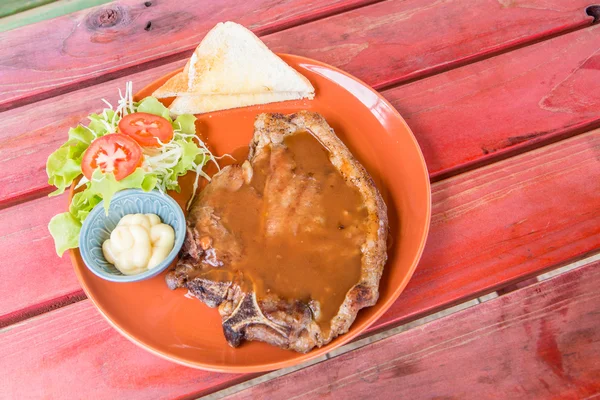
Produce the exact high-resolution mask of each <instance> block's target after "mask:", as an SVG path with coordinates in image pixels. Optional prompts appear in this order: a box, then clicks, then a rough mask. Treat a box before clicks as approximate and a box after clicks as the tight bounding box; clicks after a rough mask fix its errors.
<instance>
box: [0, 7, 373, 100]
mask: <svg viewBox="0 0 600 400" xmlns="http://www.w3.org/2000/svg"><path fill="white" fill-rule="evenodd" d="M373 1H374V0H330V1H327V0H317V1H315V0H290V1H283V2H282V1H280V0H247V1H243V2H240V1H236V0H223V1H208V0H205V1H201V2H199V1H196V0H178V1H172V2H171V1H154V2H152V1H149V2H145V1H140V0H119V1H115V2H112V3H110V4H107V5H104V6H101V7H96V8H92V9H89V10H84V11H80V12H76V13H72V14H69V15H66V16H64V17H60V18H55V19H53V20H52V21H49V22H42V23H38V24H34V25H30V26H26V27H23V28H20V29H15V30H12V31H9V32H4V33H2V34H0V43H3V48H5V49H6V50H4V51H3V55H2V58H0V111H3V110H5V109H7V108H10V107H14V106H16V105H17V104H24V103H27V102H31V101H35V100H39V99H42V98H48V97H51V96H55V95H57V94H60V93H64V92H66V91H70V90H73V89H75V88H76V87H77V86H79V87H81V84H82V82H86V85H87V86H89V85H91V84H93V83H96V82H98V81H106V80H109V79H112V78H114V77H116V76H119V75H123V74H128V73H131V72H134V71H133V68H134V67H136V66H137V67H138V68H139V66H141V65H145V68H149V67H151V66H153V65H157V64H160V63H166V62H169V61H173V60H176V59H181V58H184V57H189V56H190V55H191V51H192V49H193V48H195V47H196V46H197V45H198V43H199V42H200V40H201V39H202V38H203V37H204V35H205V34H206V32H208V30H209V29H211V28H212V27H213V26H214V25H215V24H216V23H218V22H220V21H227V20H233V21H236V22H239V23H241V24H243V25H245V26H247V27H249V28H250V29H252V30H253V31H255V32H256V33H257V34H264V33H270V32H274V31H278V30H281V29H285V28H289V27H290V26H294V25H296V24H302V23H304V22H307V21H310V20H313V19H317V18H322V17H324V16H328V15H332V14H335V13H338V12H342V11H344V10H347V9H350V8H354V7H357V6H360V5H363V4H368V3H372V2H373ZM147 4H149V5H147ZM40 42H43V45H40ZM150 62H155V63H154V64H148V63H150ZM26 99H28V100H26Z"/></svg>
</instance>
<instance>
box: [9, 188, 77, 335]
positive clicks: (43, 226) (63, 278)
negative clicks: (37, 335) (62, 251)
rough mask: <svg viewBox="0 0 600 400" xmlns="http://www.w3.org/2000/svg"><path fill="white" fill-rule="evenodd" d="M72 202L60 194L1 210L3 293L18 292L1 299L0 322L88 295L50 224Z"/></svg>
mask: <svg viewBox="0 0 600 400" xmlns="http://www.w3.org/2000/svg"><path fill="white" fill-rule="evenodd" d="M66 207H67V198H66V196H60V197H54V198H51V199H49V198H48V199H47V198H44V199H39V200H34V201H30V202H27V203H24V204H22V205H20V206H19V207H12V208H8V209H6V210H3V211H1V214H2V217H1V218H0V220H1V221H3V223H2V224H0V249H1V250H0V254H2V268H0V281H2V282H1V283H0V293H3V294H4V293H7V294H8V293H12V294H10V295H7V296H3V299H2V302H0V316H1V317H0V327H1V326H4V325H7V324H9V323H11V322H13V321H14V320H18V319H21V318H24V317H28V316H29V315H31V314H34V315H35V314H39V313H40V312H43V311H47V310H49V309H52V308H55V307H57V306H61V305H63V304H64V303H69V302H71V301H72V300H73V299H82V298H85V295H84V294H83V292H82V291H81V288H80V286H79V283H78V282H77V278H76V277H75V274H74V273H73V267H72V266H71V263H70V261H69V258H68V256H65V257H63V258H62V259H61V258H58V257H57V256H56V252H55V251H54V250H53V244H52V243H53V242H52V238H51V237H50V232H48V228H47V226H48V221H50V218H52V216H53V215H55V214H56V213H57V212H59V211H61V210H63V209H66ZM28 279H32V281H31V282H27V280H28Z"/></svg>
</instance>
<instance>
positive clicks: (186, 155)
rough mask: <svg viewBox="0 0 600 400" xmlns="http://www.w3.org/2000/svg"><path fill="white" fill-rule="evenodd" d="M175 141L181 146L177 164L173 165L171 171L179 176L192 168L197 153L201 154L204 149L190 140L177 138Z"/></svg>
mask: <svg viewBox="0 0 600 400" xmlns="http://www.w3.org/2000/svg"><path fill="white" fill-rule="evenodd" d="M175 143H177V144H178V145H179V146H181V149H182V154H181V158H180V159H179V162H178V163H177V165H175V166H174V167H173V173H174V174H175V175H177V176H181V175H185V174H186V173H187V172H188V171H190V170H193V169H194V165H193V164H194V160H196V157H197V156H198V155H199V154H203V153H204V151H203V150H202V149H201V148H200V147H198V145H197V144H196V143H194V142H192V141H187V140H182V139H178V140H175Z"/></svg>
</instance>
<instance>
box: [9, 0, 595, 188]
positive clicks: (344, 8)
mask: <svg viewBox="0 0 600 400" xmlns="http://www.w3.org/2000/svg"><path fill="white" fill-rule="evenodd" d="M385 1H387V0H365V1H363V2H359V3H356V4H346V5H341V6H339V7H333V8H331V9H325V10H322V11H321V12H320V13H316V14H314V15H311V16H306V17H303V18H299V19H296V20H293V21H289V22H283V23H281V24H279V25H277V26H275V27H265V28H264V29H257V30H256V32H255V33H256V34H257V36H259V37H262V36H267V35H270V34H272V33H276V32H283V31H286V30H288V29H291V28H294V27H297V26H300V25H304V24H308V23H311V22H315V21H319V20H322V19H326V18H329V17H332V16H335V15H339V14H343V13H346V12H349V11H353V10H357V9H360V8H365V7H369V6H371V5H374V4H376V3H381V2H385ZM108 5H110V4H108ZM595 7H598V6H588V7H587V8H584V9H582V10H581V12H582V13H583V14H585V15H588V16H589V18H588V19H586V20H582V21H581V22H579V23H578V24H575V25H573V26H569V27H566V28H562V29H561V28H558V29H556V30H555V31H554V32H550V33H545V34H538V35H533V36H531V37H530V38H529V39H527V40H525V41H520V38H516V39H515V40H514V41H513V42H514V43H509V44H507V45H505V46H504V47H500V48H497V49H494V48H491V49H488V50H487V51H483V52H482V53H478V54H474V55H469V56H466V57H464V58H461V59H457V60H453V61H451V62H449V63H447V64H442V65H438V66H436V67H434V68H431V69H428V70H424V71H419V72H416V73H414V74H409V75H407V76H404V77H401V78H397V79H392V80H389V81H387V82H382V83H380V84H376V85H373V88H374V89H376V90H378V91H382V90H387V89H392V88H395V87H398V86H400V85H404V84H408V83H411V82H415V81H417V80H420V79H424V78H427V77H431V76H435V75H439V74H441V73H444V72H447V71H450V70H453V69H457V68H460V67H464V66H466V65H469V64H473V63H477V62H480V61H483V60H486V59H489V58H492V57H495V56H498V55H501V54H504V53H508V52H511V51H514V50H518V49H520V48H523V47H527V46H531V45H534V44H536V43H540V42H543V41H546V40H550V39H553V38H556V37H559V36H562V35H565V34H568V33H571V32H574V31H577V30H580V29H584V28H586V27H589V26H591V25H593V24H595V23H597V22H598V18H597V17H596V13H597V11H596V8H595ZM590 10H591V11H590ZM192 51H193V48H192V47H190V48H188V49H185V50H182V51H180V52H177V53H173V54H169V55H166V56H164V57H159V58H156V59H153V60H150V61H146V62H142V63H140V64H135V65H131V66H129V67H126V68H123V69H120V70H117V71H114V72H110V73H107V74H105V75H101V76H97V77H94V78H90V79H86V80H82V81H78V82H74V83H72V84H69V85H66V86H62V87H59V88H55V89H51V90H49V91H47V92H42V93H38V94H32V95H30V96H28V97H25V98H22V99H17V100H13V101H9V102H8V103H5V104H0V112H3V111H8V110H11V109H14V108H18V107H21V106H25V105H28V104H33V103H36V102H39V101H41V100H45V99H48V98H52V97H56V96H59V95H62V94H66V93H69V92H71V91H74V90H79V89H82V88H86V87H90V86H93V85H97V84H100V83H103V82H107V81H110V80H113V79H117V78H122V77H124V76H127V75H130V74H132V73H134V72H139V71H140V70H142V69H150V68H155V67H159V66H161V65H165V64H168V63H171V62H174V61H179V60H182V59H185V58H187V57H189V56H190V54H191V52H192ZM589 129H592V128H591V127H590V128H588V130H589ZM440 179H441V178H440Z"/></svg>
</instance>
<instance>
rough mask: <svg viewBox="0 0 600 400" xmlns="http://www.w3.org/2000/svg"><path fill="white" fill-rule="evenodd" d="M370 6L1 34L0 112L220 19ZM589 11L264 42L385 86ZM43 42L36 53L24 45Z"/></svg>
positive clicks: (278, 5)
mask: <svg viewBox="0 0 600 400" xmlns="http://www.w3.org/2000/svg"><path fill="white" fill-rule="evenodd" d="M373 1H374V0H337V1H334V2H323V1H320V2H314V1H308V0H294V1H292V2H290V1H286V2H279V1H275V0H269V1H264V0H251V1H245V2H241V3H240V2H234V1H227V2H208V1H204V2H202V3H201V4H200V5H198V4H197V2H195V1H192V0H182V1H177V2H173V3H167V2H155V4H153V5H152V6H150V7H145V6H144V2H142V1H138V0H122V1H119V2H115V3H111V4H109V5H107V6H105V7H103V8H97V9H94V10H92V11H82V12H79V13H76V14H71V15H70V16H68V17H64V18H60V19H55V20H53V21H52V22H51V23H41V24H37V25H33V26H30V27H27V28H23V29H19V30H17V31H13V32H9V33H7V34H4V35H0V41H1V42H4V43H9V44H10V47H9V50H8V51H7V53H6V54H5V55H4V57H3V58H2V59H1V60H0V111H1V110H3V109H6V108H9V107H13V106H15V105H22V104H26V103H28V102H32V101H36V100H39V99H42V98H48V97H49V96H53V95H57V94H59V93H64V92H65V91H67V90H73V89H75V88H79V87H81V85H82V84H85V85H90V84H91V83H95V82H99V81H104V80H107V79H108V78H109V77H111V78H112V77H115V76H121V75H123V74H127V73H130V72H131V69H132V68H133V67H134V66H137V69H136V70H139V68H142V66H144V68H148V67H149V66H151V65H156V64H157V63H163V62H167V61H169V60H173V59H177V58H183V57H185V56H189V54H190V52H191V50H192V48H194V47H195V46H196V45H197V44H198V43H199V42H200V40H201V39H202V37H203V36H204V34H205V33H206V31H207V30H208V29H210V28H211V27H212V26H213V25H214V24H215V23H217V22H219V21H223V20H226V19H232V20H235V21H236V22H240V23H242V24H244V25H246V26H248V27H249V28H251V29H252V30H254V31H255V32H256V33H258V34H265V33H268V32H273V31H276V30H279V29H282V28H285V27H289V26H292V25H300V24H301V23H302V22H306V21H308V20H311V19H316V18H321V17H323V16H326V15H332V14H335V13H339V12H341V11H343V10H347V9H350V8H353V7H357V6H359V5H365V4H369V3H372V2H373ZM234 3H235V6H234ZM587 5H588V3H587V2H586V1H585V0H572V1H570V2H564V1H561V0H544V1H542V0H534V1H532V0H516V1H497V0H474V1H470V2H468V3H465V2H464V1H462V0H448V1H439V0H410V1H400V0H397V1H386V2H383V3H381V4H375V5H372V6H369V7H362V8H360V9H359V10H355V11H353V12H348V13H343V14H340V15H336V16H334V17H332V18H328V19H327V20H325V21H319V22H316V23H313V24H305V25H301V26H299V27H298V28H294V29H291V30H289V31H286V32H284V33H282V34H281V35H276V36H270V37H269V38H268V39H267V43H268V44H269V45H270V46H271V47H273V48H274V49H275V50H278V51H285V52H289V53H293V54H299V55H306V56H309V57H313V58H316V59H319V60H328V61H329V62H331V63H333V64H335V65H338V66H340V67H342V68H345V69H348V70H349V71H350V72H352V73H354V74H356V75H357V76H359V77H360V78H362V79H364V80H366V81H367V82H368V83H369V84H371V85H375V86H382V85H383V86H384V85H389V84H392V83H398V82H400V81H405V80H407V79H413V78H416V77H419V76H423V75H426V74H431V73H433V72H436V71H440V70H443V69H447V68H449V67H451V66H455V65H456V64H460V63H464V62H467V61H469V60H472V59H474V58H477V57H482V56H485V55H488V54H490V53H494V52H498V51H502V50H506V49H507V48H510V47H514V46H517V45H522V44H523V43H528V42H531V41H534V40H538V39H540V38H542V37H547V36H549V35H555V34H557V33H559V32H565V31H568V30H572V29H576V28H579V27H583V26H585V25H589V24H590V23H591V22H592V20H593V18H591V17H590V16H588V15H587V14H586V13H585V7H586V6H587ZM108 10H112V11H110V12H109V11H108ZM98 21H103V22H102V24H99V22H98ZM149 22H150V23H151V25H150V26H151V29H149V30H146V29H145V28H147V24H148V23H149ZM42 37H43V38H44V43H45V45H44V46H43V47H40V46H38V43H37V41H35V40H31V38H42ZM123 43H127V47H126V48H127V50H126V52H125V51H124V48H123ZM148 63H150V64H148Z"/></svg>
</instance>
